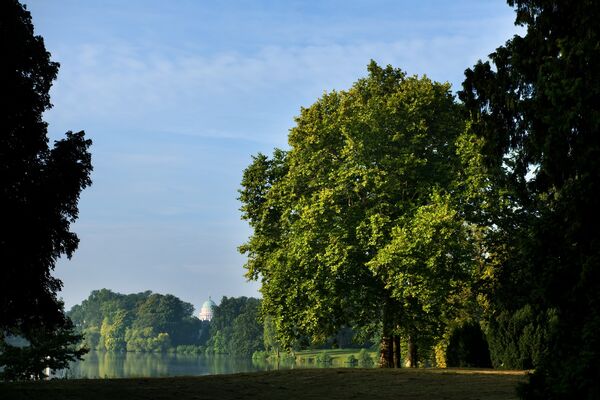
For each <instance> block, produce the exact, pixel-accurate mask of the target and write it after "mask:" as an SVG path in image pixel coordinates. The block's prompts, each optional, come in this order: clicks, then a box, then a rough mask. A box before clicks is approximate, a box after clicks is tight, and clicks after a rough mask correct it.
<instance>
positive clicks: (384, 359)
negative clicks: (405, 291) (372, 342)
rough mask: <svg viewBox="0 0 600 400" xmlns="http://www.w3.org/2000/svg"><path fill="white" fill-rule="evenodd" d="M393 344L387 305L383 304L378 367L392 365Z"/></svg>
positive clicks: (391, 366) (390, 366) (389, 366)
mask: <svg viewBox="0 0 600 400" xmlns="http://www.w3.org/2000/svg"><path fill="white" fill-rule="evenodd" d="M393 347H394V344H393V340H392V323H391V321H390V312H389V305H388V304H385V305H384V306H383V332H382V334H381V342H380V344H379V368H393V367H394V348H393Z"/></svg>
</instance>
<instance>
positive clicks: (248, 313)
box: [206, 296, 264, 357]
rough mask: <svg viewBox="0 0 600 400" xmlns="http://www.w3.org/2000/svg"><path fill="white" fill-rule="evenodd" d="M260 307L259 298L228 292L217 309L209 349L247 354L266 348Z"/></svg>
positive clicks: (238, 354) (211, 323)
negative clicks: (237, 295)
mask: <svg viewBox="0 0 600 400" xmlns="http://www.w3.org/2000/svg"><path fill="white" fill-rule="evenodd" d="M259 310H260V300H259V299H255V298H252V297H226V296H224V297H223V298H222V299H221V303H220V304H219V305H218V306H217V307H215V310H214V312H213V319H212V320H211V322H210V330H211V337H210V339H209V340H208V343H207V345H206V346H207V351H208V352H212V353H215V354H231V355H236V356H246V357H247V356H251V355H252V354H253V353H254V352H255V351H262V350H263V349H264V339H263V325H262V324H261V322H260V321H259Z"/></svg>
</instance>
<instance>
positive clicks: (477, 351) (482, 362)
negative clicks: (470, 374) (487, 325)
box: [446, 323, 492, 368]
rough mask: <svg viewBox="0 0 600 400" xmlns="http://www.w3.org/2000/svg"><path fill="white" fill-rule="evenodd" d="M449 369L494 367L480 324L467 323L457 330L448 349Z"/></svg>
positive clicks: (453, 333) (447, 362) (447, 360)
mask: <svg viewBox="0 0 600 400" xmlns="http://www.w3.org/2000/svg"><path fill="white" fill-rule="evenodd" d="M446 364H447V366H448V367H482V368H489V367H491V366H492V362H491V360H490V350H489V348H488V343H487V340H486V339H485V336H484V334H483V332H482V331H481V327H480V326H479V324H478V323H467V324H465V325H463V326H461V327H459V328H456V329H455V330H454V332H452V335H451V336H450V340H449V342H448V348H447V349H446Z"/></svg>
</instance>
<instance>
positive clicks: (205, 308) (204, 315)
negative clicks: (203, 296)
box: [198, 296, 217, 321]
mask: <svg viewBox="0 0 600 400" xmlns="http://www.w3.org/2000/svg"><path fill="white" fill-rule="evenodd" d="M216 306H217V305H216V304H215V302H214V301H212V300H211V299H210V296H209V297H208V300H206V301H205V302H204V304H202V308H200V313H199V314H198V318H199V319H200V321H210V320H211V319H212V317H213V311H214V309H215V307H216Z"/></svg>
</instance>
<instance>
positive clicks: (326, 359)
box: [317, 351, 333, 364]
mask: <svg viewBox="0 0 600 400" xmlns="http://www.w3.org/2000/svg"><path fill="white" fill-rule="evenodd" d="M332 361H333V358H332V357H331V355H330V354H329V353H328V352H326V351H322V352H321V353H320V354H318V355H317V363H319V364H331V362H332Z"/></svg>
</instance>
